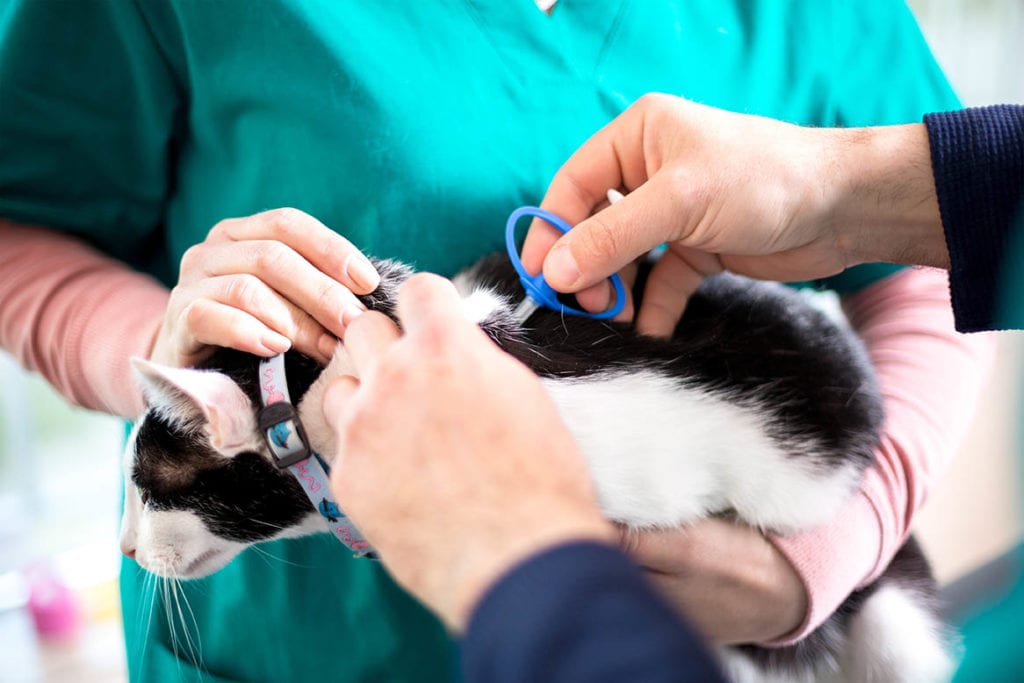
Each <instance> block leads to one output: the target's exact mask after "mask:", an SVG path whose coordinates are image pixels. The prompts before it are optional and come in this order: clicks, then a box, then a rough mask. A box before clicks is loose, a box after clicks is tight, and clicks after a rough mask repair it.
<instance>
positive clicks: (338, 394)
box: [323, 375, 359, 431]
mask: <svg viewBox="0 0 1024 683" xmlns="http://www.w3.org/2000/svg"><path fill="white" fill-rule="evenodd" d="M358 389H359V380H357V379H356V378H355V377H353V376H351V375H341V376H339V377H337V378H336V379H334V380H333V381H331V383H330V384H329V385H328V386H327V389H326V391H324V399H323V411H324V417H326V418H327V424H328V425H329V426H330V427H331V428H332V429H334V430H335V431H337V430H338V427H339V426H341V424H342V423H343V422H344V418H345V415H346V414H347V411H348V407H349V406H350V405H351V403H352V397H353V396H355V393H356V391H358Z"/></svg>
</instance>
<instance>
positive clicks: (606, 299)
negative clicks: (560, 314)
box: [576, 261, 637, 322]
mask: <svg viewBox="0 0 1024 683" xmlns="http://www.w3.org/2000/svg"><path fill="white" fill-rule="evenodd" d="M636 273H637V262H636V261H633V262H632V263H627V264H626V265H625V266H624V267H623V268H622V270H621V271H619V277H621V278H622V284H623V287H624V289H625V292H626V303H625V305H624V306H623V307H622V310H621V311H620V312H619V314H618V315H616V316H615V317H614V318H613V320H615V321H616V322H629V321H631V320H632V319H633V314H634V309H633V284H634V283H635V282H636ZM614 298H615V288H614V287H613V286H612V283H611V282H610V281H607V280H606V281H604V282H599V283H597V284H596V285H593V286H591V287H587V288H586V289H584V290H582V291H580V292H577V293H576V301H578V302H579V304H580V307H581V308H583V310H585V311H593V312H600V311H607V310H608V309H609V308H611V307H612V305H614V304H616V303H618V302H617V301H615V300H614Z"/></svg>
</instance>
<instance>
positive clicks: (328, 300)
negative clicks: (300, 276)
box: [313, 282, 341, 312]
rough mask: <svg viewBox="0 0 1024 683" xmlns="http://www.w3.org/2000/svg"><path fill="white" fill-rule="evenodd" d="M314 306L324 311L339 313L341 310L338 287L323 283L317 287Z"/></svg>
mask: <svg viewBox="0 0 1024 683" xmlns="http://www.w3.org/2000/svg"><path fill="white" fill-rule="evenodd" d="M313 296H314V299H313V301H314V305H316V306H317V307H318V308H320V309H321V310H323V311H332V312H335V311H338V310H339V309H340V308H341V302H340V301H339V299H340V297H339V296H338V286H337V285H335V284H333V283H331V282H321V283H319V284H317V285H316V286H315V291H314V294H313Z"/></svg>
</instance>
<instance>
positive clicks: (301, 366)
mask: <svg viewBox="0 0 1024 683" xmlns="http://www.w3.org/2000/svg"><path fill="white" fill-rule="evenodd" d="M377 266H378V268H379V269H380V270H381V272H382V275H383V283H382V286H381V287H380V288H379V289H378V291H377V292H375V293H374V294H372V295H370V296H368V297H364V302H365V303H366V304H367V305H368V307H370V308H374V309H377V310H382V311H384V312H385V313H389V314H390V313H391V311H392V306H393V304H394V293H395V290H396V288H397V285H398V283H399V282H400V281H401V280H403V279H404V278H405V277H407V276H408V274H409V271H408V269H406V268H404V267H402V266H399V265H397V264H391V263H387V262H379V263H378V264H377ZM455 282H456V284H457V286H458V287H459V289H460V291H461V292H462V293H463V295H464V297H465V300H466V309H467V314H468V315H470V316H471V317H473V318H474V319H475V320H476V321H478V322H479V323H480V324H481V326H482V327H483V328H484V329H485V330H486V331H487V332H488V333H489V334H490V335H491V336H492V338H494V339H495V341H496V342H497V343H499V344H500V345H501V346H502V347H503V348H504V349H506V350H507V351H508V352H509V353H510V354H512V355H513V356H515V357H516V358H518V359H519V360H521V361H522V362H523V363H525V364H526V365H528V366H529V367H530V368H531V369H533V370H534V371H535V372H536V373H537V374H538V375H540V376H541V377H542V378H543V381H544V383H545V385H546V387H547V389H548V391H549V392H550V394H551V395H552V397H553V398H554V400H555V403H556V404H557V405H558V406H559V409H560V412H561V414H562V416H563V418H564V419H565V421H566V423H567V424H568V425H569V428H570V430H571V431H572V433H573V435H574V436H575V438H576V439H577V441H578V443H579V444H580V446H581V449H582V450H583V452H584V453H585V455H586V456H587V458H588V460H589V463H590V469H591V473H592V475H593V477H594V480H595V483H596V487H597V490H598V496H599V499H600V502H601V505H602V507H603V509H604V511H605V513H606V514H607V515H608V516H609V517H610V518H611V519H614V520H616V521H618V522H622V523H624V524H628V525H631V526H634V527H638V528H650V527H668V526H678V525H681V524H686V523H688V522H692V521H695V520H697V519H700V518H702V517H707V516H710V515H716V514H732V515H735V516H736V517H738V518H739V519H741V520H743V521H744V522H746V523H748V524H751V525H754V526H757V527H759V528H762V529H766V530H772V531H776V532H782V533H788V532H794V531H798V530H801V529H807V528H810V527H813V526H816V525H818V524H821V523H824V522H826V521H827V520H828V519H830V518H831V517H832V516H833V515H834V514H835V513H836V512H837V510H838V508H839V507H840V506H841V505H842V504H843V503H844V502H845V501H846V500H847V499H848V498H849V497H850V495H852V493H853V491H854V489H855V488H856V486H857V484H858V482H859V480H860V477H861V474H862V472H863V470H864V468H865V467H867V466H868V464H869V463H870V462H871V458H872V453H873V449H874V447H875V445H876V443H877V440H878V429H879V426H880V424H881V419H882V411H881V403H880V398H879V395H878V391H877V388H876V386H875V382H874V379H873V374H872V372H871V369H870V366H869V363H868V361H867V359H866V355H865V353H864V351H863V349H862V348H861V346H860V344H859V342H858V341H857V340H856V338H855V337H854V335H853V334H852V332H850V331H849V330H848V329H846V328H845V326H844V325H842V324H839V323H835V322H833V321H831V320H829V319H828V318H827V317H826V316H824V315H823V314H822V313H821V312H819V311H818V310H816V309H814V308H813V307H811V306H810V305H808V304H807V302H806V301H805V300H804V299H803V298H802V297H801V296H800V295H799V294H797V293H795V292H792V291H790V290H788V289H786V288H785V287H782V286H780V285H773V284H767V283H754V282H751V281H748V280H745V279H741V278H733V277H719V278H714V279H711V280H709V281H708V282H706V283H705V285H704V286H703V287H702V288H701V290H699V291H698V293H697V294H696V295H695V296H694V297H693V299H692V300H691V302H690V303H689V306H688V308H687V313H686V315H685V317H684V319H683V321H682V322H681V323H680V325H679V326H678V328H677V330H676V334H675V336H674V337H673V339H672V340H670V341H665V340H656V339H652V338H645V337H641V336H638V335H637V334H635V333H634V332H633V331H631V330H630V329H629V328H628V327H627V326H624V325H618V324H611V323H606V322H600V321H596V320H591V319H585V318H578V317H564V316H562V315H560V314H559V313H556V312H554V311H549V310H543V309H542V310H540V311H537V312H536V313H535V314H533V315H532V316H531V317H530V319H529V320H528V321H527V324H526V325H520V324H518V323H517V322H516V320H515V319H514V318H513V316H512V311H513V309H514V306H515V304H516V303H518V301H519V300H520V299H521V298H522V291H521V289H519V285H518V280H517V278H516V277H515V274H514V272H513V271H512V268H511V266H510V265H509V264H508V262H507V261H506V260H504V259H502V258H490V259H485V260H484V261H482V262H481V263H480V264H478V265H477V266H475V267H474V268H472V269H470V270H469V271H466V272H464V273H462V274H460V275H459V276H457V277H456V278H455ZM257 362H258V359H256V358H254V357H252V356H249V355H247V354H241V353H237V352H232V351H226V350H225V351H219V352H218V353H216V354H215V355H214V356H213V357H212V358H211V359H210V360H209V361H208V362H207V363H206V364H205V365H204V367H205V368H207V369H210V370H216V372H204V373H199V372H196V371H190V370H172V369H167V368H156V367H154V366H149V365H141V366H140V370H141V374H142V376H143V379H144V383H145V384H146V385H147V395H148V397H149V402H150V405H152V406H155V408H151V409H150V410H149V411H148V412H147V414H146V415H145V416H144V418H143V419H142V420H141V421H140V423H139V426H138V428H137V430H136V432H135V435H134V438H133V440H132V444H131V445H130V447H129V449H128V454H127V456H126V463H125V466H126V474H127V479H126V480H127V486H128V487H129V489H135V488H136V487H137V488H138V490H140V491H142V492H143V495H142V496H139V497H135V496H132V495H129V496H127V497H126V506H125V522H124V530H123V532H122V534H123V535H122V545H123V547H125V548H126V549H127V550H130V551H132V552H133V554H134V553H137V558H138V559H139V561H140V562H141V563H142V564H143V565H144V566H147V568H149V569H151V570H153V571H155V572H157V573H162V574H166V575H174V576H179V577H183V578H191V577H195V576H202V575H205V574H208V573H210V572H212V571H216V570H217V569H219V568H220V567H221V566H223V565H224V564H226V563H227V562H228V561H230V559H231V558H232V557H234V555H236V554H237V553H238V552H240V551H241V550H242V549H244V548H245V547H246V546H247V545H249V544H251V543H255V542H259V541H262V540H270V539H272V538H282V537H288V536H298V535H303V534H306V533H314V532H318V531H325V530H326V528H325V527H324V523H323V520H322V518H321V517H320V516H319V515H318V514H317V512H316V511H315V510H314V509H313V506H312V505H311V504H310V502H309V499H308V498H306V496H305V495H304V494H303V492H302V489H301V488H300V487H299V485H298V484H297V483H296V481H295V480H294V479H293V478H292V476H291V474H289V473H288V472H287V471H282V470H278V469H277V468H276V467H275V466H274V465H273V464H271V462H270V457H269V454H268V451H267V448H266V446H265V444H263V443H262V440H261V438H260V437H259V435H258V433H257V430H256V426H255V414H256V409H257V408H256V407H257V406H259V387H258V378H257ZM287 365H288V383H289V389H290V393H291V396H292V399H293V401H295V402H296V404H297V406H298V409H299V414H300V416H301V417H302V419H303V422H304V423H305V426H306V429H307V431H308V433H309V435H310V440H311V442H312V443H313V446H314V448H315V449H317V450H318V451H319V452H321V453H323V454H325V455H328V454H330V453H331V452H332V451H333V449H332V444H331V443H329V434H330V430H328V429H326V426H325V425H323V423H322V415H321V413H320V410H319V405H320V396H321V394H322V390H323V387H324V385H325V383H326V380H327V378H328V377H330V376H333V375H334V374H337V373H339V372H344V370H345V365H346V358H345V356H344V354H343V353H340V354H338V355H336V357H335V360H334V361H332V363H331V366H329V368H328V369H327V370H326V371H324V372H323V373H321V369H320V368H319V367H317V366H316V365H315V364H313V363H312V362H311V361H309V360H308V359H305V358H303V357H301V356H298V355H297V354H289V357H288V363H287ZM130 492H131V491H129V493H130ZM340 502H341V503H342V506H344V501H340ZM933 596H934V583H933V582H932V579H931V576H930V573H929V570H928V566H927V563H926V562H925V561H924V558H923V556H922V555H921V554H920V551H919V549H918V548H917V546H916V545H915V544H914V543H913V542H912V541H911V542H909V543H908V544H907V545H906V546H905V547H904V548H903V549H902V550H901V551H900V554H899V555H898V556H897V558H896V559H895V560H894V561H893V563H892V564H891V565H890V567H889V568H888V569H887V571H886V573H885V574H884V575H883V576H882V577H881V578H879V579H878V580H877V581H876V582H875V583H873V584H872V585H871V586H868V587H866V588H864V589H863V590H860V591H857V592H855V593H854V594H853V595H851V596H850V598H849V599H848V600H847V601H846V602H845V603H844V604H843V605H842V606H841V607H840V609H839V610H838V611H837V612H836V613H835V614H834V615H833V616H832V617H831V618H830V619H829V621H827V622H826V623H825V624H824V625H823V626H822V627H820V628H819V629H818V630H816V631H815V632H814V633H812V634H811V635H810V636H809V637H808V638H806V639H804V640H802V641H801V642H799V643H797V644H796V645H793V646H789V647H784V648H777V649H765V648H760V647H754V646H743V647H732V648H722V649H721V652H720V654H721V657H722V662H723V665H724V666H725V668H726V670H727V672H728V673H729V674H730V675H731V676H732V677H733V678H734V680H737V681H741V680H742V681H747V680H750V681H755V680H756V681H801V680H808V681H810V680H848V681H867V680H878V681H933V680H943V679H944V677H946V676H948V674H949V669H950V659H949V657H948V656H947V654H946V652H945V648H946V643H945V641H944V635H943V629H942V627H941V624H940V622H939V621H938V620H937V619H936V617H935V614H934V610H933V608H932V599H933Z"/></svg>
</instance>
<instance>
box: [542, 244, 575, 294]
mask: <svg viewBox="0 0 1024 683" xmlns="http://www.w3.org/2000/svg"><path fill="white" fill-rule="evenodd" d="M544 274H545V277H547V279H548V282H550V283H551V284H552V285H553V286H556V287H558V286H561V287H571V286H572V285H574V284H576V281H577V280H579V279H580V267H579V266H578V265H577V264H576V258H575V257H574V256H573V255H572V251H570V250H569V245H564V246H556V247H555V248H554V249H552V250H551V253H549V254H548V258H547V260H546V261H545V262H544Z"/></svg>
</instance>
